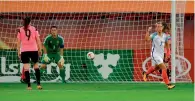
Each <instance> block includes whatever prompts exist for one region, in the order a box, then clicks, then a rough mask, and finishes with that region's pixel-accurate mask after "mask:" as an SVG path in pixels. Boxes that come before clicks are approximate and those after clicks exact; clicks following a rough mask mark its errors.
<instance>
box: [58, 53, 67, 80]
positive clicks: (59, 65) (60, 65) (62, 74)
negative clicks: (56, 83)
mask: <svg viewBox="0 0 195 101" xmlns="http://www.w3.org/2000/svg"><path fill="white" fill-rule="evenodd" d="M60 58H61V57H60V55H59V54H57V55H56V56H55V61H57V65H58V67H59V69H60V77H61V78H62V83H66V81H65V69H64V66H63V65H62V64H61V63H60V62H59V61H60ZM63 64H64V63H63Z"/></svg>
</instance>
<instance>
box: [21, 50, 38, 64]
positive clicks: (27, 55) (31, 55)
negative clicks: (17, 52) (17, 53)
mask: <svg viewBox="0 0 195 101" xmlns="http://www.w3.org/2000/svg"><path fill="white" fill-rule="evenodd" d="M21 60H22V63H30V60H31V61H32V62H33V63H37V62H38V60H39V54H38V51H27V52H22V53H21Z"/></svg>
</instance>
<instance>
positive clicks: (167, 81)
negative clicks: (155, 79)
mask: <svg viewBox="0 0 195 101" xmlns="http://www.w3.org/2000/svg"><path fill="white" fill-rule="evenodd" d="M162 78H163V81H164V82H165V84H167V85H168V84H169V78H168V76H167V69H162Z"/></svg>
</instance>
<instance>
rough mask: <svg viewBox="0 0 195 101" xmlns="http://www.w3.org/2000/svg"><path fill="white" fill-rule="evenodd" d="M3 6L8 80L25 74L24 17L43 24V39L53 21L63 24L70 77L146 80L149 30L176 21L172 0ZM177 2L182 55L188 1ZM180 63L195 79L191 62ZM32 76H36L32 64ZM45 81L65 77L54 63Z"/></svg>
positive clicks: (1, 33)
mask: <svg viewBox="0 0 195 101" xmlns="http://www.w3.org/2000/svg"><path fill="white" fill-rule="evenodd" d="M0 5H1V8H2V13H0V44H1V45H0V48H1V50H0V57H1V72H0V78H1V80H3V81H5V82H17V81H19V79H20V77H19V75H20V72H21V68H22V64H21V63H20V61H19V60H18V58H17V52H16V42H17V39H16V35H17V34H16V32H17V31H16V30H17V28H19V27H21V26H22V18H24V17H25V16H30V17H31V18H32V21H31V25H33V26H35V27H36V28H37V29H38V31H39V33H40V35H41V36H40V37H41V41H42V42H43V40H44V38H45V37H46V36H47V35H48V34H49V32H50V27H51V26H53V25H55V26H57V27H58V33H59V35H61V36H62V37H63V38H64V40H65V48H64V58H65V65H64V66H65V69H66V80H67V81H68V82H141V81H142V72H143V68H146V69H147V68H148V67H149V66H150V65H151V63H150V60H148V61H146V59H147V58H149V57H150V49H151V43H147V42H146V41H145V40H144V36H145V31H146V29H147V28H148V27H149V26H154V24H155V23H156V22H157V21H165V22H167V23H168V24H170V22H171V14H170V12H171V9H170V7H171V3H170V2H168V1H163V2H145V1H128V2H116V1H97V2H87V1H75V2H71V1H66V2H63V1H50V2H47V1H39V2H37V1H36V2H35V1H31V2H28V1H17V2H16V1H15V2H6V1H1V2H0ZM7 5H11V6H9V7H8V8H7ZM81 5H82V6H81ZM176 5H177V6H176V7H177V15H176V32H177V37H176V40H177V41H176V54H177V55H179V56H181V57H183V56H184V44H183V30H184V17H185V2H181V1H180V2H177V3H176ZM153 31H154V30H153ZM88 52H93V53H95V59H94V60H89V59H87V53H88ZM177 62H178V63H177V67H178V68H177V69H176V75H177V78H176V80H177V81H182V82H190V81H191V78H190V76H189V74H188V71H187V70H188V68H189V67H188V66H189V64H187V62H186V61H184V60H183V58H180V57H179V58H178V57H177ZM169 67H170V65H169ZM186 71H187V72H186ZM184 72H186V73H184ZM183 73H184V74H183ZM154 75H155V76H152V77H150V78H149V81H151V82H156V81H161V79H160V78H159V77H160V76H159V75H160V74H159V73H154ZM31 79H32V81H33V80H35V76H34V72H33V69H32V71H31ZM41 80H42V81H46V82H56V81H59V80H60V77H59V69H58V68H57V66H56V64H55V63H51V64H49V65H48V66H47V72H46V73H45V74H43V75H42V77H41Z"/></svg>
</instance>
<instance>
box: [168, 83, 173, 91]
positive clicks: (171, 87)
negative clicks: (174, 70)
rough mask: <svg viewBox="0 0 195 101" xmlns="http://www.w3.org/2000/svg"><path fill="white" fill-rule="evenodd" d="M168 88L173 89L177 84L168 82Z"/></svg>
mask: <svg viewBox="0 0 195 101" xmlns="http://www.w3.org/2000/svg"><path fill="white" fill-rule="evenodd" d="M167 88H168V90H170V89H173V88H175V85H172V84H167Z"/></svg>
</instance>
